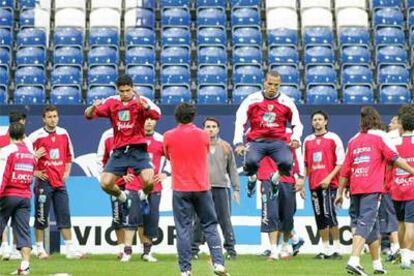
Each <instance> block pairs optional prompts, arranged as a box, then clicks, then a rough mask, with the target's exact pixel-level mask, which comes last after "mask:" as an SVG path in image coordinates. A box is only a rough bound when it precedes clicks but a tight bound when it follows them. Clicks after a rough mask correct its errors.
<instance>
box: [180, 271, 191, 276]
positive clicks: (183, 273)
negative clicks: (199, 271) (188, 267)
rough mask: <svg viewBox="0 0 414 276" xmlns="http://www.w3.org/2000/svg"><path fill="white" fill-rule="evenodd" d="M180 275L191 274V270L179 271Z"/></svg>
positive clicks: (186, 275)
mask: <svg viewBox="0 0 414 276" xmlns="http://www.w3.org/2000/svg"><path fill="white" fill-rule="evenodd" d="M181 276H191V271H184V272H181Z"/></svg>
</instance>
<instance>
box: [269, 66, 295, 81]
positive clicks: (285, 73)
mask: <svg viewBox="0 0 414 276" xmlns="http://www.w3.org/2000/svg"><path fill="white" fill-rule="evenodd" d="M270 70H271V71H277V72H278V73H279V74H280V77H281V78H282V83H283V84H290V85H292V84H293V85H296V86H299V83H300V73H299V69H298V67H297V65H295V64H292V65H275V66H271V67H270Z"/></svg>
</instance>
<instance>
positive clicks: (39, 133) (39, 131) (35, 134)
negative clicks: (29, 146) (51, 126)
mask: <svg viewBox="0 0 414 276" xmlns="http://www.w3.org/2000/svg"><path fill="white" fill-rule="evenodd" d="M48 135H49V133H47V131H46V130H45V129H44V128H43V127H41V128H39V129H37V130H35V131H33V132H32V133H30V135H29V139H30V141H32V142H34V141H36V140H37V139H40V138H43V137H47V136H48Z"/></svg>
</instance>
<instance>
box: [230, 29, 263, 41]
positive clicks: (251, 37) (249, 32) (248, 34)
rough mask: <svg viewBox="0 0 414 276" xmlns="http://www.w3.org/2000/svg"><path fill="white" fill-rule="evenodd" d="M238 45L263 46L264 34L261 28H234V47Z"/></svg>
mask: <svg viewBox="0 0 414 276" xmlns="http://www.w3.org/2000/svg"><path fill="white" fill-rule="evenodd" d="M236 44H256V45H261V44H262V32H261V29H260V27H259V26H251V27H241V26H236V27H233V45H236Z"/></svg>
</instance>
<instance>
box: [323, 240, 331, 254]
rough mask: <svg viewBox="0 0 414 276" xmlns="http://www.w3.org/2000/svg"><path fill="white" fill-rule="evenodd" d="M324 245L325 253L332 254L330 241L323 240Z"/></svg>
mask: <svg viewBox="0 0 414 276" xmlns="http://www.w3.org/2000/svg"><path fill="white" fill-rule="evenodd" d="M322 246H323V254H325V255H327V256H329V255H330V254H329V253H330V252H329V251H330V250H329V247H330V246H329V241H323V242H322Z"/></svg>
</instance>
